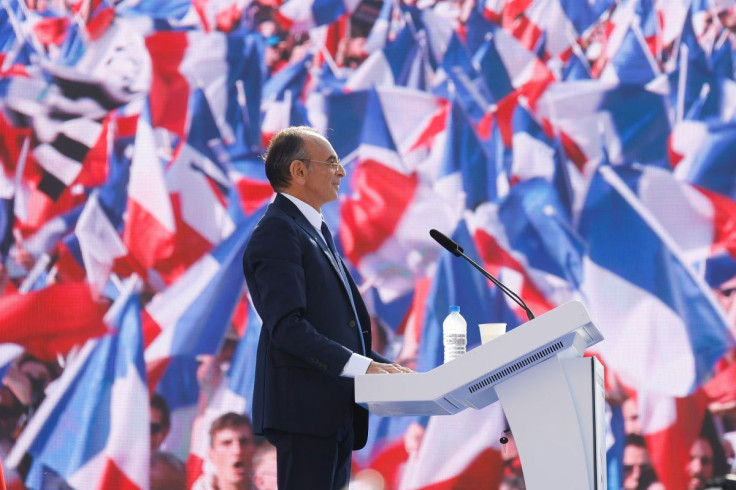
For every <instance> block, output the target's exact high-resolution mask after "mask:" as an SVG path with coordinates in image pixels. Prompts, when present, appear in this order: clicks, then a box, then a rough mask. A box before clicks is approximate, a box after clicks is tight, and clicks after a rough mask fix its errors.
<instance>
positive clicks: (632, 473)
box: [623, 444, 654, 490]
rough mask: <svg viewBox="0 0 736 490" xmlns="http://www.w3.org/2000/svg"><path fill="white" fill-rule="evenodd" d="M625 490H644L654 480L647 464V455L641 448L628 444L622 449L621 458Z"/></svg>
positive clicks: (650, 468)
mask: <svg viewBox="0 0 736 490" xmlns="http://www.w3.org/2000/svg"><path fill="white" fill-rule="evenodd" d="M623 466H624V483H623V488H624V489H625V490H638V489H639V488H646V486H648V485H649V484H650V483H652V481H653V480H654V478H653V476H654V472H653V470H652V467H651V465H650V464H649V455H648V454H647V450H646V449H645V448H643V447H639V446H635V445H632V444H629V445H628V446H626V447H625V448H624V457H623Z"/></svg>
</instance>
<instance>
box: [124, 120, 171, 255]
mask: <svg viewBox="0 0 736 490" xmlns="http://www.w3.org/2000/svg"><path fill="white" fill-rule="evenodd" d="M133 152H134V153H133V161H132V163H131V166H130V184H129V187H128V204H127V206H128V211H127V214H128V217H127V220H126V222H125V231H124V232H123V240H124V242H125V246H126V247H128V250H130V253H131V255H132V256H133V257H134V258H135V259H136V260H137V261H138V262H140V264H141V265H143V267H145V268H152V267H154V266H155V265H156V264H157V263H158V262H160V261H162V260H164V259H166V258H168V257H170V256H171V254H172V253H173V252H174V238H175V233H176V224H175V222H174V214H173V210H172V207H171V201H170V199H169V194H168V191H167V189H166V185H165V182H164V175H163V165H162V163H161V161H160V160H159V156H158V145H157V144H156V139H155V137H154V132H153V127H152V126H151V120H150V113H149V112H148V110H144V112H143V114H141V117H140V118H139V119H138V129H137V132H136V138H135V147H134V149H133Z"/></svg>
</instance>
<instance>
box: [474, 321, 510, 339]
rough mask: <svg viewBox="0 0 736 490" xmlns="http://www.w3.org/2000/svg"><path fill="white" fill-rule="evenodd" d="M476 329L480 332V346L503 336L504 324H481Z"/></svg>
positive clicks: (504, 331)
mask: <svg viewBox="0 0 736 490" xmlns="http://www.w3.org/2000/svg"><path fill="white" fill-rule="evenodd" d="M478 329H479V330H480V341H481V343H482V344H485V343H486V342H490V341H491V340H493V339H495V338H496V337H500V336H501V335H503V334H505V333H506V324H505V323H481V324H479V325H478Z"/></svg>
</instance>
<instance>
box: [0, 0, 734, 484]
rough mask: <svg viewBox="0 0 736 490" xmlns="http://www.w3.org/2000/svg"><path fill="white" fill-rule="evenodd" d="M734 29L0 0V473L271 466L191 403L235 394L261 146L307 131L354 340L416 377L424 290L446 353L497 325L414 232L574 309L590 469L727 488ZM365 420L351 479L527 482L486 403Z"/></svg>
mask: <svg viewBox="0 0 736 490" xmlns="http://www.w3.org/2000/svg"><path fill="white" fill-rule="evenodd" d="M735 33H736V5H735V4H734V1H733V0H620V1H619V0H485V1H483V0H436V1H435V0H418V1H413V0H156V1H153V0H122V1H114V0H76V1H75V0H66V1H64V0H57V1H53V0H49V1H41V0H2V1H0V94H1V95H2V97H1V98H0V126H2V130H1V131H0V163H1V164H2V172H0V258H2V264H0V281H1V286H0V287H1V288H2V295H1V296H0V366H1V367H0V375H1V377H2V388H0V455H2V461H3V472H4V474H5V480H6V484H7V486H8V487H9V488H33V489H36V488H145V489H147V488H170V489H177V488H191V487H192V486H194V488H208V487H206V486H201V485H205V484H206V483H207V482H209V481H211V479H212V478H221V479H223V478H225V476H224V475H225V474H226V473H227V471H228V468H229V469H230V470H232V469H233V468H234V469H235V473H237V475H240V478H241V480H240V481H241V484H242V481H244V482H246V484H247V485H248V486H246V487H244V488H259V489H264V488H275V458H274V453H273V450H272V448H270V447H269V446H268V444H267V443H266V442H264V441H262V440H260V439H258V438H254V437H252V434H250V436H248V437H247V438H246V439H247V440H244V441H242V444H241V446H242V447H240V448H239V450H238V451H237V454H236V456H234V458H235V459H234V460H231V461H230V462H224V463H223V461H224V459H223V458H224V457H223V456H222V454H220V453H218V452H217V447H215V446H213V443H212V441H214V440H215V436H216V432H213V433H212V434H213V435H212V439H211V435H210V428H213V430H215V429H214V428H215V427H216V426H217V427H219V426H218V425H217V424H215V425H212V423H213V421H215V420H216V419H218V417H220V416H221V415H223V414H226V413H230V412H234V413H235V414H238V415H245V416H246V417H247V415H248V413H249V410H250V398H251V393H252V380H253V366H254V352H255V349H256V344H257V339H258V335H259V331H260V326H261V325H260V320H259V319H258V317H257V315H256V313H255V312H254V310H253V308H252V306H251V304H250V300H249V297H248V291H247V290H246V288H245V285H244V281H243V277H242V271H241V254H242V250H243V248H244V246H245V243H246V242H247V240H248V236H249V233H250V231H251V230H252V228H253V226H254V225H255V223H257V221H258V219H259V218H260V216H261V215H262V213H263V211H264V209H265V207H266V206H267V205H268V203H269V201H270V200H271V198H272V197H273V194H272V190H271V187H270V185H269V184H268V181H267V180H266V178H265V172H264V170H263V160H262V157H263V154H264V151H265V148H266V147H267V145H268V141H269V138H270V137H271V136H272V135H273V134H275V133H276V132H278V131H279V130H280V129H283V128H285V127H287V126H289V125H310V126H314V127H316V128H318V129H319V130H320V132H322V134H324V135H325V136H326V137H327V138H328V139H329V140H330V141H331V142H332V145H333V146H334V148H335V150H336V151H337V153H338V155H339V157H340V158H341V160H342V162H344V163H345V164H346V170H347V177H346V178H345V179H344V180H343V185H342V186H341V187H340V198H339V200H338V201H337V202H335V203H331V204H329V205H328V206H327V207H325V208H324V209H323V211H324V214H325V218H326V220H327V221H328V223H329V224H330V227H331V228H332V229H333V230H338V231H339V232H338V233H336V235H338V236H339V240H338V242H339V243H338V248H340V251H341V253H342V254H343V256H344V257H345V258H346V259H347V261H348V262H349V265H350V266H351V268H352V269H353V270H352V273H353V275H354V276H355V277H356V279H357V281H358V283H359V286H360V288H361V291H362V293H363V296H364V298H365V300H366V303H367V304H368V306H369V309H370V311H371V314H372V316H373V324H372V329H373V338H374V341H375V342H376V345H374V349H375V350H377V351H380V352H382V353H383V354H385V355H387V356H388V357H391V358H394V359H397V360H398V361H399V362H401V363H403V364H406V365H409V366H411V367H413V368H414V369H416V370H417V371H422V372H423V371H428V370H430V369H432V368H434V367H436V366H438V365H439V364H441V362H442V331H441V324H442V320H443V319H444V317H445V316H446V315H447V313H448V308H449V306H450V305H459V306H460V308H461V313H462V314H463V316H464V317H465V319H466V320H467V322H468V348H469V349H472V348H474V347H476V346H477V345H479V343H480V336H479V333H478V330H477V325H478V324H479V323H484V322H507V323H508V325H509V327H508V328H509V329H512V328H514V327H515V326H518V325H519V324H521V323H523V322H525V321H526V315H525V313H524V311H523V310H521V309H519V307H517V306H516V305H515V303H513V302H511V301H510V300H508V299H507V298H506V297H505V296H504V295H503V294H502V293H501V292H500V291H499V290H498V289H497V288H496V287H494V286H493V285H492V284H491V283H489V282H488V281H487V280H486V279H485V278H484V277H483V276H482V275H481V274H479V273H478V272H477V271H475V270H473V269H472V268H471V267H470V266H469V264H467V263H466V262H464V261H462V260H461V259H457V258H455V257H453V256H452V255H450V254H449V253H447V252H446V251H444V250H443V249H441V248H440V247H439V246H438V245H437V243H435V242H434V241H433V240H432V239H431V238H430V236H429V234H428V232H429V230H430V229H431V228H435V229H438V230H440V231H441V232H443V233H445V234H446V235H448V236H451V237H452V238H453V239H454V240H456V241H457V242H458V243H459V244H460V245H461V246H462V247H463V248H464V250H465V253H466V254H467V255H468V256H469V257H471V258H473V259H474V260H475V261H476V262H478V263H480V264H482V265H483V266H484V267H485V268H486V269H487V270H488V271H489V272H491V273H492V274H494V275H495V276H496V277H498V278H499V279H500V280H501V281H503V282H504V283H505V284H506V285H507V286H508V287H510V288H511V289H512V290H514V291H516V292H517V293H518V294H519V295H520V296H521V297H522V298H524V300H525V301H526V302H527V304H528V305H529V307H530V308H531V310H532V311H533V312H534V313H535V314H536V315H537V316H539V315H542V314H543V313H545V312H546V311H549V310H551V309H553V308H555V307H557V306H558V305H561V304H563V303H565V302H567V301H570V300H579V301H582V302H583V303H584V304H585V305H586V307H587V309H588V311H589V313H590V315H591V317H592V318H593V319H594V320H595V322H596V324H597V325H598V327H599V328H600V330H601V331H602V333H603V335H604V336H605V340H604V341H603V342H601V343H599V344H597V345H596V346H594V348H593V349H591V351H590V352H589V353H588V355H595V356H597V357H598V359H599V360H600V361H601V362H602V363H603V365H604V366H605V368H606V394H607V407H606V408H607V424H608V426H607V430H608V432H607V440H606V448H607V462H608V467H607V475H608V482H609V488H611V489H618V488H626V489H649V490H652V489H662V488H666V489H668V490H670V489H674V490H677V489H704V488H728V485H729V480H728V479H727V475H728V474H729V473H731V471H734V463H735V462H736V459H734V447H736V364H735V363H734V361H735V360H736V357H735V354H736V351H734V332H735V331H736V306H735V305H734V298H736V295H734V294H733V293H734V288H735V287H736V157H735V156H734V155H736V122H735V121H736V119H734V116H735V113H736V83H735V82H734V62H735V61H736V58H735V56H734V54H735V51H734V42H735V41H736V37H735V35H734V34H735ZM542 407H543V404H542ZM371 417H372V419H371V433H370V436H369V442H368V445H367V446H366V448H365V449H363V450H361V451H359V452H356V453H354V463H353V472H354V475H353V482H352V483H351V488H356V489H364V488H365V489H430V488H431V489H472V488H477V489H481V488H483V489H497V488H498V489H505V490H511V489H523V488H525V487H524V482H523V466H522V464H521V462H520V461H519V458H518V455H517V453H516V448H515V446H514V443H513V434H511V435H510V439H511V441H510V442H509V443H508V444H507V445H506V446H502V445H501V444H500V442H499V438H500V437H501V436H502V435H503V433H504V430H505V429H506V422H505V419H504V416H503V413H502V410H501V408H500V406H498V404H495V405H491V406H489V407H486V408H485V409H483V410H466V411H464V412H462V413H460V414H458V415H456V416H452V417H432V418H429V417H396V418H379V417H375V416H371ZM228 420H235V422H234V423H235V425H238V424H240V425H238V426H242V425H243V424H245V425H247V418H242V417H240V418H233V417H230V418H229V419H228ZM243 421H244V422H243ZM512 429H513V428H512ZM228 465H229V466H228ZM227 474H230V473H227ZM218 475H219V476H218ZM237 475H236V476H235V477H233V478H235V479H236V480H237ZM221 481H224V480H221ZM731 484H733V482H732V483H731ZM197 485H200V486H197Z"/></svg>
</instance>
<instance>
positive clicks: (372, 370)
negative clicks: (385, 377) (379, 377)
mask: <svg viewBox="0 0 736 490" xmlns="http://www.w3.org/2000/svg"><path fill="white" fill-rule="evenodd" d="M413 372H414V371H412V370H411V369H409V368H408V367H404V366H402V365H400V364H396V363H393V364H385V363H383V362H376V361H371V364H370V366H368V371H366V373H365V374H396V373H413Z"/></svg>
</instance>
